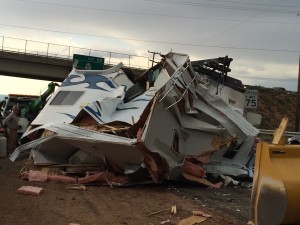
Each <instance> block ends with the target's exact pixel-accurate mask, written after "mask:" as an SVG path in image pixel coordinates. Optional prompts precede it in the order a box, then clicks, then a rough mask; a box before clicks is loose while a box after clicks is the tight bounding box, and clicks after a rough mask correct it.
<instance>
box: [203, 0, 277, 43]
mask: <svg viewBox="0 0 300 225" xmlns="http://www.w3.org/2000/svg"><path fill="white" fill-rule="evenodd" d="M280 1H281V0H278V1H277V3H279V2H280ZM274 5H275V4H274ZM274 5H269V6H268V8H269V9H270V8H272V7H273V6H274ZM262 13H263V12H256V13H255V14H254V15H252V16H250V17H249V19H253V18H255V17H256V16H258V15H260V14H262ZM244 23H246V21H242V22H240V23H238V24H235V25H233V26H231V27H229V28H226V29H225V30H223V31H221V32H219V33H217V34H214V35H212V36H210V37H208V38H206V39H205V40H207V39H209V40H210V41H211V40H212V39H215V40H216V39H218V38H220V37H222V36H224V35H226V34H228V32H230V31H232V30H234V29H236V28H237V27H239V26H241V25H242V24H244ZM205 40H202V41H205Z"/></svg>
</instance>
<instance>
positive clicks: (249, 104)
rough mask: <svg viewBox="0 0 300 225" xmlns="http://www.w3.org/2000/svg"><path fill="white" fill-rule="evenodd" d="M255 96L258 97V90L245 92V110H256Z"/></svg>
mask: <svg viewBox="0 0 300 225" xmlns="http://www.w3.org/2000/svg"><path fill="white" fill-rule="evenodd" d="M257 95H258V90H246V92H245V108H247V109H254V108H255V109H256V108H257Z"/></svg>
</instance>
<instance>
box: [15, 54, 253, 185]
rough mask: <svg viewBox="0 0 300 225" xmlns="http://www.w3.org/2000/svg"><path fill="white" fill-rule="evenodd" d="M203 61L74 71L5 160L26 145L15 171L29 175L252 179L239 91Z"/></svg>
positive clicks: (127, 180)
mask: <svg viewBox="0 0 300 225" xmlns="http://www.w3.org/2000/svg"><path fill="white" fill-rule="evenodd" d="M218 63H220V62H218ZM228 65H229V64H228ZM203 66H205V68H206V69H205V70H199V72H195V71H194V69H193V66H192V63H191V61H190V60H189V56H188V55H185V54H179V53H173V52H171V53H168V54H167V55H162V60H161V61H160V62H159V63H158V64H157V65H155V66H154V67H152V68H150V69H149V70H148V71H146V72H145V73H144V74H143V75H142V76H140V77H138V78H134V77H133V76H132V74H130V73H129V72H128V69H126V70H122V64H119V65H117V66H115V67H113V68H110V69H108V70H103V71H91V70H76V69H73V70H72V71H71V73H70V74H69V75H68V77H67V78H66V79H65V81H64V82H63V83H62V84H61V86H60V87H59V88H58V90H57V91H56V93H55V94H54V95H53V96H52V98H51V99H50V100H49V101H48V103H47V105H46V106H45V107H44V109H43V110H42V111H41V113H40V114H39V115H38V117H37V118H36V119H35V120H34V121H33V122H32V124H31V126H30V129H29V130H27V131H26V132H25V133H24V135H23V136H22V139H21V143H23V145H21V146H19V147H18V148H17V149H16V150H15V151H14V153H13V154H12V155H11V157H10V159H11V160H12V161H14V160H16V159H17V158H18V157H19V155H20V154H22V153H26V152H29V153H30V160H31V161H32V163H31V164H30V166H27V167H26V169H25V171H22V173H23V174H22V176H23V177H25V178H27V177H28V179H29V180H38V181H56V182H69V183H78V184H90V183H93V184H106V185H130V184H132V183H137V182H138V183H140V182H155V183H158V182H161V181H163V180H178V179H187V180H191V181H195V182H199V183H202V184H204V185H208V186H211V187H220V184H213V183H211V182H210V181H208V180H207V179H206V175H207V174H208V173H213V174H225V175H232V176H250V177H251V176H252V175H253V158H254V152H253V151H251V148H252V145H253V141H254V139H255V136H256V135H257V134H258V130H257V129H256V128H254V127H253V126H252V125H251V124H250V123H248V121H247V120H246V119H245V118H244V117H243V115H242V113H241V111H242V109H241V108H242V107H241V105H242V106H243V103H240V100H241V99H242V100H243V98H241V96H243V93H240V92H238V91H237V90H235V89H232V88H231V87H229V86H225V83H224V82H223V83H222V82H221V80H223V81H224V80H226V77H227V72H228V68H227V67H226V71H227V72H226V73H217V72H216V69H215V68H213V69H211V70H210V74H214V77H211V76H210V75H209V74H203V71H207V70H209V67H208V66H207V64H203ZM200 67H201V65H200ZM217 68H218V69H220V66H219V67H217ZM125 71H127V72H126V73H125ZM214 71H215V73H214ZM216 74H217V76H218V82H217V81H216V79H215V76H216ZM239 107H240V108H239ZM33 167H35V168H36V167H38V170H42V169H43V168H47V169H48V171H47V173H44V174H42V173H41V172H40V173H38V172H34V171H30V170H31V169H32V168H33ZM54 168H55V169H58V170H59V173H56V174H54V175H53V174H52V175H51V174H50V173H49V172H51V170H53V169H54Z"/></svg>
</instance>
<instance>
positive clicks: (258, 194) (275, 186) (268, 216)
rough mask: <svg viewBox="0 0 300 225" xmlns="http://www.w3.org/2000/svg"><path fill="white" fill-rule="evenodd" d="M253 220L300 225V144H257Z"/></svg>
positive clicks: (259, 224) (272, 224)
mask: <svg viewBox="0 0 300 225" xmlns="http://www.w3.org/2000/svg"><path fill="white" fill-rule="evenodd" d="M250 220H252V222H253V223H254V224H255V225H279V224H300V145H285V146H284V145H273V144H268V143H265V142H262V143H259V144H258V145H257V148H256V159H255V168H254V177H253V188H252V196H251V209H250Z"/></svg>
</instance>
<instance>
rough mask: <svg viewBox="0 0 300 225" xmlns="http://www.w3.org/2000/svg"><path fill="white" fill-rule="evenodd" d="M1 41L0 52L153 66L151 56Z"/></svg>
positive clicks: (146, 66)
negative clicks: (85, 58)
mask: <svg viewBox="0 0 300 225" xmlns="http://www.w3.org/2000/svg"><path fill="white" fill-rule="evenodd" d="M0 41H1V42H0V44H1V45H0V51H12V52H18V53H24V54H30V55H39V56H45V57H51V58H53V57H54V58H64V59H70V60H72V59H73V54H82V55H88V56H95V57H102V58H105V64H108V65H115V64H118V63H119V62H123V64H124V65H125V66H128V67H135V68H141V69H147V68H149V67H150V65H151V64H150V61H149V59H150V57H149V56H138V55H134V54H125V53H117V52H111V51H102V50H95V49H88V48H82V47H76V46H68V45H61V44H54V43H47V42H41V41H33V40H26V39H21V38H14V37H5V36H0Z"/></svg>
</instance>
